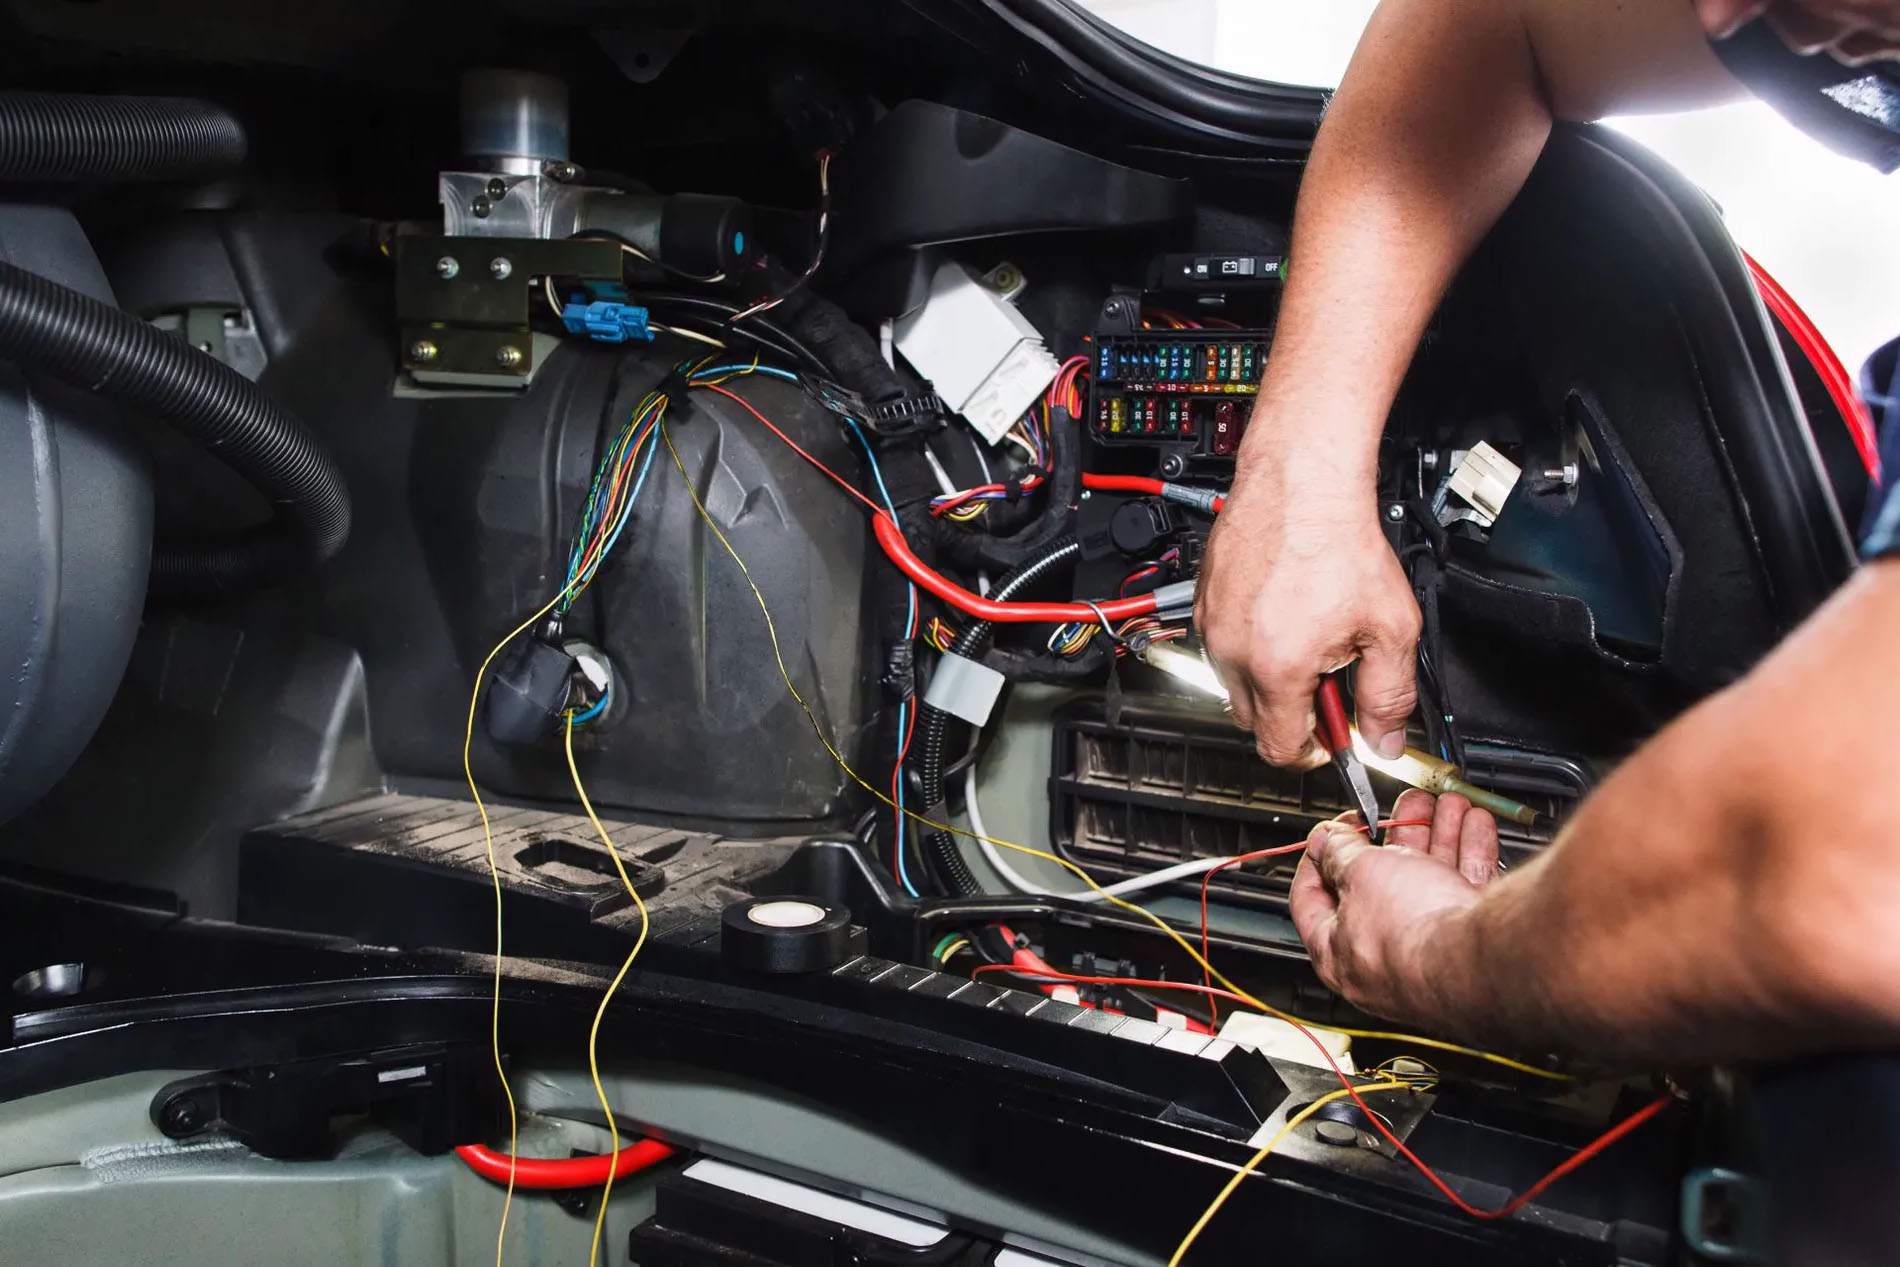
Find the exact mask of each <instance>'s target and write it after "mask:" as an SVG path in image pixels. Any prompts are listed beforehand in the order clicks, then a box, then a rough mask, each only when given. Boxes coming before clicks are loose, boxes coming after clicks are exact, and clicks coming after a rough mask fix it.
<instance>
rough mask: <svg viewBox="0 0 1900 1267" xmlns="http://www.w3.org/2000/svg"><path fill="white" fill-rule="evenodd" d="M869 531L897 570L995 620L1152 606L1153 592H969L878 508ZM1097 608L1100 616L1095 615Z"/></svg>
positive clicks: (1139, 611)
mask: <svg viewBox="0 0 1900 1267" xmlns="http://www.w3.org/2000/svg"><path fill="white" fill-rule="evenodd" d="M871 532H872V535H874V536H875V537H876V538H877V543H878V546H879V547H880V548H882V549H883V551H884V553H885V554H886V555H888V556H889V557H890V560H891V562H892V563H895V564H896V565H897V570H898V571H900V572H902V573H903V574H904V575H905V576H907V577H909V578H910V579H911V580H912V581H914V582H915V583H916V584H918V585H920V586H922V587H923V588H924V589H927V590H929V591H930V592H931V593H932V594H935V595H936V596H937V597H938V598H941V599H942V600H943V601H944V602H946V603H949V604H950V605H951V606H952V607H956V608H959V609H961V610H963V611H966V612H968V613H970V615H972V616H975V617H977V618H978V619H981V620H991V621H995V622H996V623H998V624H1011V623H1014V624H1021V623H1024V622H1030V623H1037V622H1040V623H1045V624H1061V623H1062V622H1064V621H1069V620H1085V621H1087V622H1089V623H1090V624H1095V623H1096V622H1097V620H1098V619H1102V620H1111V621H1113V620H1123V619H1126V618H1127V617H1129V616H1143V615H1146V614H1147V613H1149V612H1151V611H1153V610H1154V609H1155V596H1154V595H1153V594H1136V595H1134V596H1132V597H1130V598H1111V599H1108V600H1106V601H1104V602H1100V603H1094V604H1090V603H999V602H997V601H996V600H994V599H990V598H984V597H983V596H982V595H980V594H972V593H971V592H970V591H969V590H966V589H964V588H963V587H962V586H961V585H958V584H957V583H956V582H955V581H952V580H950V579H949V578H947V577H945V576H944V575H943V574H942V573H940V572H935V571H933V570H931V568H930V567H929V566H928V565H927V564H925V563H924V561H923V560H922V559H919V558H918V557H917V556H916V554H915V553H913V552H912V551H911V548H910V543H909V542H907V541H905V540H904V534H903V532H902V531H900V530H899V529H898V527H897V523H896V521H894V520H893V519H892V518H891V517H890V516H889V515H887V514H885V513H884V512H883V511H881V510H880V511H878V512H877V513H876V514H875V515H873V516H872V517H871ZM1098 609H1099V613H1100V614H1099V617H1098V615H1097V612H1098Z"/></svg>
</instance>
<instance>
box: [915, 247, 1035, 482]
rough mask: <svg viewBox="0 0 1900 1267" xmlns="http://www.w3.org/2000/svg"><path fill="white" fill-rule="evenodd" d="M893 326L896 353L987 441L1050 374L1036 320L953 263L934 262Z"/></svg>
mask: <svg viewBox="0 0 1900 1267" xmlns="http://www.w3.org/2000/svg"><path fill="white" fill-rule="evenodd" d="M894 333H895V337H896V343H897V350H898V351H899V352H902V353H903V354H904V359H905V360H907V361H909V362H910V363H911V364H912V365H913V366H915V367H916V368H917V372H918V373H920V374H922V375H923V376H924V377H925V378H926V379H928V380H930V382H931V385H932V386H934V387H935V388H936V391H937V394H938V395H939V396H941V397H943V400H944V403H945V404H947V405H948V406H949V407H950V408H951V409H952V410H954V411H955V412H957V413H959V414H962V415H963V417H964V418H965V419H966V420H968V422H969V424H970V425H971V426H972V427H974V428H976V432H977V434H978V435H980V436H982V437H983V438H984V439H985V440H987V441H988V442H989V443H990V444H992V445H994V444H999V443H1001V442H1002V439H1003V436H1004V434H1005V433H1006V432H1008V431H1009V429H1010V428H1011V427H1013V426H1015V425H1016V422H1017V420H1018V419H1020V418H1021V417H1022V416H1023V413H1024V412H1025V411H1026V410H1027V409H1028V408H1029V407H1030V405H1032V404H1033V403H1034V402H1035V400H1036V398H1037V397H1038V396H1040V395H1042V393H1043V391H1044V390H1045V389H1046V388H1047V387H1048V386H1049V380H1051V379H1053V378H1054V377H1055V376H1056V369H1057V365H1056V360H1055V358H1054V357H1052V356H1050V355H1049V352H1048V350H1047V349H1046V348H1044V347H1043V345H1042V335H1041V334H1040V333H1038V332H1037V330H1036V327H1035V326H1033V325H1031V324H1030V323H1029V320H1028V319H1027V318H1025V317H1024V316H1023V315H1022V314H1021V313H1019V312H1018V311H1017V310H1016V306H1015V305H1014V304H1013V303H1011V302H1010V301H1009V300H1007V299H1005V298H1003V297H1002V296H1001V295H999V294H998V293H997V292H996V291H995V290H993V289H992V288H990V287H989V286H986V285H984V284H983V283H982V282H980V281H978V280H977V279H976V278H974V277H972V276H971V275H970V274H969V272H968V270H966V269H965V268H964V267H963V266H962V265H961V264H956V263H949V262H946V263H944V264H942V265H940V266H939V267H938V269H937V271H936V273H935V274H933V275H932V277H931V279H930V290H929V292H928V294H926V295H925V297H924V302H923V305H922V306H921V307H919V308H918V309H917V310H916V311H914V312H909V313H906V314H905V315H904V316H902V317H901V318H899V319H898V321H897V326H896V330H895V332H894Z"/></svg>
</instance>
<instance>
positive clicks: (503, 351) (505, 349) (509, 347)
mask: <svg viewBox="0 0 1900 1267" xmlns="http://www.w3.org/2000/svg"><path fill="white" fill-rule="evenodd" d="M521 360H522V357H521V349H520V348H518V347H516V346H515V345H514V344H512V343H506V344H503V345H502V346H501V347H498V348H496V349H495V364H497V365H499V366H501V367H502V368H503V369H505V370H511V369H514V368H515V367H516V366H518V365H520V364H521Z"/></svg>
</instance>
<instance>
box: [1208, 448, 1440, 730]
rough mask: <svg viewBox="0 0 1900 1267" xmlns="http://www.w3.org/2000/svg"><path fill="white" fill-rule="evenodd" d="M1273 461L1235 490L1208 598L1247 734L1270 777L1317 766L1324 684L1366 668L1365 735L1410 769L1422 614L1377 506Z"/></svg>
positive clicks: (1216, 653) (1214, 635)
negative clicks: (1346, 668)
mask: <svg viewBox="0 0 1900 1267" xmlns="http://www.w3.org/2000/svg"><path fill="white" fill-rule="evenodd" d="M1259 456H1260V457H1261V458H1262V459H1266V460H1267V465H1266V466H1264V467H1258V466H1257V467H1256V468H1255V469H1253V470H1250V471H1248V472H1246V473H1245V475H1243V477H1242V478H1240V479H1237V480H1235V482H1234V489H1233V492H1232V493H1231V494H1230V495H1229V496H1228V498H1227V504H1226V506H1225V508H1224V509H1223V510H1222V511H1221V514H1220V518H1219V519H1218V520H1216V521H1215V525H1214V533H1213V536H1212V537H1211V538H1210V539H1209V541H1208V547H1207V558H1206V560H1205V561H1204V562H1203V563H1202V565H1201V574H1200V584H1199V586H1198V587H1197V592H1196V594H1195V598H1194V623H1195V625H1196V626H1197V627H1198V628H1199V629H1200V631H1201V636H1202V639H1203V640H1204V641H1205V643H1206V646H1207V655H1208V659H1209V660H1210V661H1212V663H1213V665H1214V667H1215V669H1216V670H1217V671H1218V672H1219V673H1220V676H1221V680H1222V681H1223V682H1225V683H1226V684H1227V689H1228V691H1229V695H1230V700H1229V706H1230V707H1231V709H1232V710H1233V714H1234V721H1235V723H1236V724H1237V725H1239V726H1242V727H1244V728H1246V729H1250V730H1252V731H1253V732H1254V743H1255V746H1256V747H1257V748H1258V749H1259V750H1260V755H1261V756H1262V757H1264V758H1266V760H1267V761H1269V762H1270V763H1272V764H1274V765H1294V764H1306V763H1310V762H1311V761H1312V760H1313V759H1314V757H1315V755H1316V753H1317V748H1318V746H1317V744H1316V743H1315V742H1314V739H1313V721H1314V719H1313V691H1314V689H1315V688H1316V687H1317V686H1318V685H1319V675H1320V674H1321V673H1326V672H1330V671H1332V670H1334V669H1337V668H1340V667H1341V666H1343V665H1345V664H1347V663H1350V662H1351V661H1352V660H1353V659H1354V658H1355V657H1357V658H1358V660H1359V667H1358V669H1357V671H1356V672H1355V674H1354V677H1353V694H1354V698H1355V700H1356V703H1357V707H1358V718H1357V720H1358V723H1359V733H1360V734H1362V735H1364V736H1365V738H1366V742H1367V743H1370V744H1371V745H1372V746H1373V747H1374V748H1376V749H1378V751H1379V752H1380V753H1381V754H1383V755H1386V756H1393V757H1396V756H1398V755H1399V752H1400V750H1402V749H1403V748H1404V746H1405V719H1406V717H1407V716H1409V715H1410V713H1411V711H1412V704H1413V701H1414V699H1415V694H1414V690H1415V688H1414V685H1413V661H1412V654H1413V648H1414V647H1415V646H1416V645H1417V643H1418V629H1419V614H1418V602H1417V600H1416V599H1414V598H1413V597H1412V589H1411V586H1409V585H1408V584H1407V583H1406V580H1405V572H1404V570H1403V569H1402V568H1400V566H1399V561H1398V559H1397V558H1396V557H1394V555H1393V553H1392V549H1391V547H1390V546H1388V545H1387V544H1386V540H1385V536H1384V534H1383V533H1381V532H1380V530H1379V522H1378V510H1377V506H1376V504H1375V503H1374V502H1373V500H1372V499H1371V498H1370V497H1362V496H1356V495H1352V494H1349V493H1345V492H1343V491H1340V492H1337V493H1333V492H1331V491H1330V490H1331V489H1332V487H1333V486H1334V485H1336V484H1337V480H1336V478H1335V477H1333V476H1331V475H1310V476H1309V475H1306V474H1303V473H1301V472H1299V471H1296V470H1291V469H1289V466H1288V464H1285V463H1280V462H1277V461H1276V460H1274V459H1276V458H1277V455H1273V454H1268V453H1261V454H1260V455H1259Z"/></svg>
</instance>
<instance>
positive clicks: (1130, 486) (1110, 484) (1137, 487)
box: [1082, 471, 1227, 514]
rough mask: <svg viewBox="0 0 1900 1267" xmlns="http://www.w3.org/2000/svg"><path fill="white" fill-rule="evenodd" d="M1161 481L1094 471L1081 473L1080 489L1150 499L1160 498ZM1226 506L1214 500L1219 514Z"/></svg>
mask: <svg viewBox="0 0 1900 1267" xmlns="http://www.w3.org/2000/svg"><path fill="white" fill-rule="evenodd" d="M1162 483H1163V481H1161V480H1158V479H1153V478H1151V477H1149V476H1146V475H1103V474H1100V473H1098V472H1095V471H1084V472H1082V487H1083V488H1092V489H1095V490H1096V491H1098V492H1106V493H1146V494H1147V495H1148V496H1150V497H1159V496H1161V486H1162ZM1226 504H1227V498H1226V497H1224V496H1217V497H1215V498H1214V511H1215V513H1216V514H1218V513H1219V512H1220V509H1221V507H1223V506H1225V505H1226Z"/></svg>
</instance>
